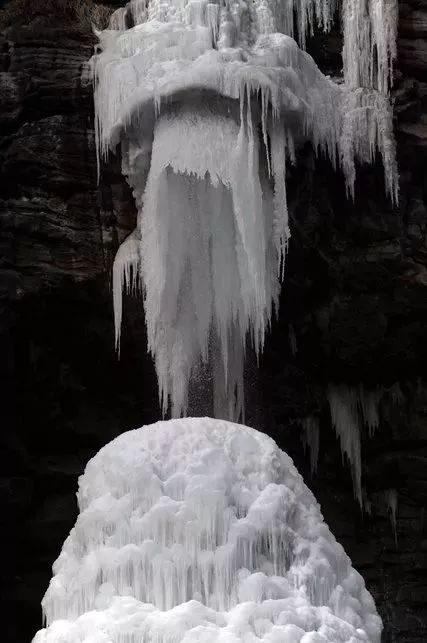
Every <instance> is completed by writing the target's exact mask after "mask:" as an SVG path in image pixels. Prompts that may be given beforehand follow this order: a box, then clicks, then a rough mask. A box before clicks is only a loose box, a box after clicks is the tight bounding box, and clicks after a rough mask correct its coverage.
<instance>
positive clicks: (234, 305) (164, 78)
mask: <svg viewBox="0 0 427 643" xmlns="http://www.w3.org/2000/svg"><path fill="white" fill-rule="evenodd" d="M339 5H340V6H339V7H337V6H336V2H335V0H254V1H253V2H241V1H240V0H226V1H224V0H218V1H217V2H208V1H207V0H162V1H160V0H143V1H141V0H132V2H130V4H128V5H126V6H125V7H122V8H120V9H118V10H117V11H116V12H115V13H114V15H113V16H112V18H111V24H110V28H109V29H107V30H105V31H103V32H101V33H99V40H100V45H99V53H98V54H97V55H96V56H95V57H94V78H95V107H96V137H97V146H98V151H99V158H100V159H102V158H104V157H105V156H106V155H107V154H108V150H109V149H114V148H115V147H116V146H117V145H118V144H119V143H120V144H121V151H122V159H123V173H124V174H125V175H126V177H127V180H128V182H129V184H130V186H131V187H132V189H133V192H134V196H135V200H136V204H137V207H138V212H139V216H138V223H137V227H136V229H135V231H134V232H133V233H132V234H131V235H130V236H129V237H128V238H127V239H126V240H125V241H124V243H123V244H122V246H121V247H120V249H119V251H118V253H117V257H116V260H115V264H114V270H113V273H114V274H113V282H114V283H113V290H114V307H115V325H116V343H117V347H118V348H119V343H120V329H121V321H122V296H123V292H124V291H128V292H129V291H132V292H135V291H138V290H140V291H141V292H142V293H143V298H144V308H145V316H146V323H147V330H148V347H149V351H150V352H151V353H152V355H153V357H154V361H155V366H156V372H157V376H158V382H159V394H160V400H161V404H162V409H163V412H164V413H165V412H166V411H167V409H168V407H169V405H170V406H171V410H172V415H173V417H177V416H180V415H185V414H186V412H187V409H188V400H189V382H190V381H191V380H194V379H195V378H197V373H198V370H199V369H200V367H201V365H203V364H204V365H206V364H207V363H209V364H211V365H212V368H211V373H212V386H213V398H214V407H213V412H214V414H215V416H216V417H226V418H229V419H238V418H239V417H242V415H243V366H244V356H245V350H246V347H247V345H252V346H253V347H254V349H255V352H256V353H257V354H259V353H260V351H261V350H262V348H263V342H264V336H265V332H266V330H267V329H268V326H269V324H270V321H271V317H272V314H273V311H274V309H275V308H276V307H277V305H278V296H279V290H280V282H281V279H282V277H283V266H284V259H285V254H286V248H287V244H288V240H289V237H290V232H289V225H288V211H287V201H286V165H287V163H295V158H296V156H295V150H296V148H297V146H298V145H300V144H301V143H303V142H305V141H310V142H311V143H312V145H313V147H314V149H315V150H316V152H317V153H320V154H322V155H324V156H327V157H329V159H330V160H331V161H332V163H333V164H334V166H337V167H338V166H339V167H340V168H341V170H342V171H343V173H344V176H345V180H346V184H347V190H348V193H349V195H353V193H354V182H355V163H356V162H361V163H363V162H372V161H373V160H374V157H375V155H376V154H377V153H379V154H380V155H381V157H382V161H383V165H384V169H385V185H386V189H387V192H388V194H389V195H390V197H391V199H392V200H393V201H396V200H397V192H398V187H397V185H398V181H397V169H396V162H395V149H394V148H395V146H394V138H393V128H392V110H391V106H390V102H389V98H388V91H389V87H390V82H391V77H392V62H393V59H394V57H395V39H396V24H397V2H396V0H343V2H342V3H339ZM341 5H342V6H341ZM338 9H339V10H340V11H341V19H342V23H343V32H344V51H343V61H344V83H335V82H333V81H332V80H331V79H330V78H328V77H325V76H324V75H323V74H322V73H321V72H320V71H319V69H318V68H317V66H316V64H315V63H314V61H313V59H312V58H311V57H310V56H309V55H308V54H307V53H305V51H304V50H303V48H304V45H305V40H306V36H307V34H309V33H310V32H312V30H313V28H314V25H315V24H318V25H320V26H321V27H323V28H324V29H325V30H328V29H329V28H330V27H331V26H332V23H333V21H334V16H335V15H336V13H337V11H338ZM294 28H296V33H295V35H296V36H297V38H298V39H299V44H300V46H301V48H300V47H299V46H298V44H297V43H296V42H295V40H293V38H292V36H293V35H294Z"/></svg>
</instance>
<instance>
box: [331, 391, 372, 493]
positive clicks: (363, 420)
mask: <svg viewBox="0 0 427 643" xmlns="http://www.w3.org/2000/svg"><path fill="white" fill-rule="evenodd" d="M380 396H381V392H380V390H379V389H374V390H371V391H368V390H365V388H364V386H363V385H362V384H359V386H358V387H357V388H355V387H349V386H346V385H345V384H329V386H328V401H329V407H330V411H331V418H332V425H333V427H334V429H335V432H336V434H337V437H338V438H339V440H340V445H341V453H342V456H343V458H344V455H345V456H346V457H347V458H348V461H349V464H350V467H351V475H352V478H353V489H354V495H355V497H356V498H357V500H358V501H359V503H360V505H361V506H362V504H363V503H362V462H361V434H362V430H363V428H364V426H365V425H366V426H367V428H368V431H369V436H370V437H372V435H373V434H374V431H375V429H377V428H378V425H379V417H378V404H379V400H380Z"/></svg>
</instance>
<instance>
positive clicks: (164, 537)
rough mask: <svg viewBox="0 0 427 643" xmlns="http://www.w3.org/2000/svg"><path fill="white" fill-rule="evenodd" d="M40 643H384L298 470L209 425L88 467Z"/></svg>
mask: <svg viewBox="0 0 427 643" xmlns="http://www.w3.org/2000/svg"><path fill="white" fill-rule="evenodd" d="M78 502H79V508H80V514H79V517H78V519H77V522H76V525H75V527H74V528H73V529H72V531H71V533H70V535H69V537H68V538H67V540H66V541H65V543H64V546H63V550H62V552H61V554H60V556H59V558H58V560H57V561H56V562H55V564H54V567H53V571H54V576H53V578H52V580H51V582H50V586H49V589H48V591H47V593H46V595H45V597H44V599H43V610H44V613H45V616H46V621H47V628H46V629H43V630H41V631H40V632H39V633H38V634H37V635H36V637H35V639H34V643H141V641H144V643H196V642H197V643H258V642H263V643H267V642H268V643H297V642H299V643H325V642H327V641H328V642H330V643H357V642H358V641H371V642H372V643H377V642H378V643H379V641H380V634H381V629H382V625H381V620H380V618H379V616H378V615H377V612H376V610H375V605H374V601H373V599H372V597H371V595H370V594H369V593H368V591H367V590H366V588H365V585H364V581H363V579H362V577H361V576H360V575H359V574H358V573H357V572H356V571H355V570H354V569H353V568H352V567H351V561H350V560H349V558H348V556H347V555H346V554H345V552H344V550H343V548H342V547H341V545H339V544H338V543H337V542H336V540H335V538H334V537H333V535H332V534H331V532H330V531H329V529H328V527H327V525H326V524H325V523H324V521H323V517H322V514H321V513H320V508H319V505H318V504H317V502H316V500H315V499H314V497H313V495H312V493H311V492H310V491H309V489H308V488H307V487H306V486H305V484H304V482H303V480H302V478H301V476H300V475H299V474H298V472H297V470H296V469H295V467H294V465H293V463H292V460H291V459H290V458H289V457H288V456H287V455H286V454H285V453H283V452H282V451H281V450H280V449H279V448H278V447H277V446H276V444H275V443H274V442H273V440H272V439H270V438H269V437H268V436H266V435H264V434H262V433H259V432H257V431H255V430H253V429H250V428H247V427H245V426H241V425H237V424H232V423H229V422H225V421H222V420H212V419H209V418H203V419H201V418H198V419H181V420H171V421H169V422H158V423H157V424H153V425H151V426H146V427H143V428H141V429H138V430H136V431H130V432H128V433H124V434H123V435H121V436H120V437H118V438H117V439H115V440H114V441H113V442H111V443H110V444H108V445H107V446H105V447H104V448H103V449H101V451H100V452H99V453H98V454H97V455H96V456H95V457H94V458H93V459H92V460H91V461H90V462H89V463H88V465H87V467H86V471H85V473H84V475H83V476H81V478H80V480H79V492H78Z"/></svg>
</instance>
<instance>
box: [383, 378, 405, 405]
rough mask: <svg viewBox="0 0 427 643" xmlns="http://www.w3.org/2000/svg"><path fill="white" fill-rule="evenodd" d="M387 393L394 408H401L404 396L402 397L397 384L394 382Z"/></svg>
mask: <svg viewBox="0 0 427 643" xmlns="http://www.w3.org/2000/svg"><path fill="white" fill-rule="evenodd" d="M387 392H388V393H389V395H390V396H391V400H392V402H393V404H394V405H395V406H402V404H403V402H404V400H405V396H404V395H403V392H402V389H401V387H400V384H399V382H395V383H394V384H392V385H391V386H390V387H389V388H388V389H387Z"/></svg>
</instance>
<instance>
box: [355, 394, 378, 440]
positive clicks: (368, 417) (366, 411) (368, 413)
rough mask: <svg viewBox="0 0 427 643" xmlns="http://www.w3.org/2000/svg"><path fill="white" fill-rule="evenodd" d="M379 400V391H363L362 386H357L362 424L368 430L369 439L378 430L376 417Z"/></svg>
mask: <svg viewBox="0 0 427 643" xmlns="http://www.w3.org/2000/svg"><path fill="white" fill-rule="evenodd" d="M380 398H381V390H380V389H378V388H377V389H375V390H373V391H372V390H371V391H365V389H364V387H363V386H362V385H360V386H359V391H358V401H359V404H360V409H361V413H362V418H363V421H364V423H365V424H366V425H367V427H368V430H369V437H370V438H371V437H372V436H373V435H374V433H375V430H376V429H377V428H378V426H379V423H380V420H379V416H378V405H379V401H380Z"/></svg>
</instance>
